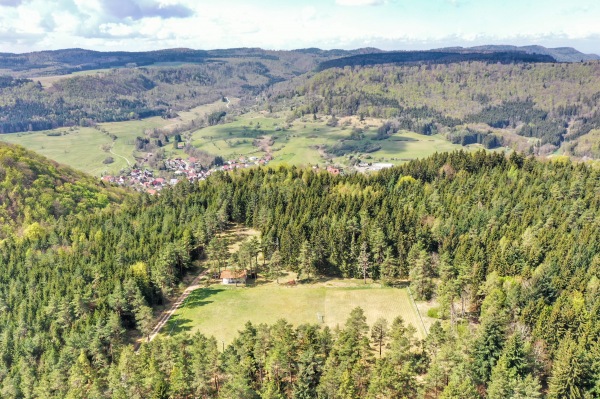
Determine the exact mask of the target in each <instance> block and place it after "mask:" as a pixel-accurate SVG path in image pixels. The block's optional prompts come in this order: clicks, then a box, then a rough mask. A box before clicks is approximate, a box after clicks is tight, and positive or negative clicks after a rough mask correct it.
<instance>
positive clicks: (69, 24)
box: [0, 0, 600, 53]
mask: <svg viewBox="0 0 600 399" xmlns="http://www.w3.org/2000/svg"><path fill="white" fill-rule="evenodd" d="M480 44H515V45H526V44H541V45H544V46H549V47H558V46H572V47H575V48H577V49H579V50H581V51H584V52H595V53H600V1H598V0H572V1H569V2H565V1H557V0H544V1H541V0H319V1H317V0H304V1H300V0H296V1H292V0H278V1H272V0H257V1H253V0H219V1H209V0H0V52H27V51H33V50H44V49H58V48H69V47H82V48H89V49H96V50H154V49H160V48H171V47H189V48H195V49H214V48H229V47H262V48H267V49H294V48H304V47H319V48H324V49H331V48H344V49H352V48H359V47H378V48H381V49H385V50H407V49H429V48H436V47H445V46H473V45H480Z"/></svg>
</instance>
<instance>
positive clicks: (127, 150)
mask: <svg viewBox="0 0 600 399" xmlns="http://www.w3.org/2000/svg"><path fill="white" fill-rule="evenodd" d="M232 102H233V100H232ZM222 107H223V103H222V102H221V101H218V102H216V103H213V104H207V105H202V106H200V107H196V108H193V109H191V110H189V111H185V112H180V113H179V117H178V118H176V119H169V120H166V119H163V118H161V117H152V118H147V119H142V120H131V121H125V122H111V123H100V124H98V126H99V127H100V128H102V129H104V130H106V131H108V132H109V133H110V134H114V135H115V136H117V139H116V140H115V141H114V143H113V140H112V139H111V138H110V137H109V136H108V135H106V134H103V133H102V132H101V131H99V130H98V129H95V128H88V127H73V128H67V127H63V128H59V129H53V130H44V131H37V132H22V133H10V134H0V141H6V142H9V143H13V144H20V145H22V146H24V147H26V148H27V149H29V150H32V151H35V152H37V153H39V154H41V155H44V156H46V157H48V158H50V159H52V160H54V161H56V162H59V163H61V164H65V165H69V166H71V167H73V168H75V169H79V170H81V171H83V172H86V173H89V174H92V175H95V176H100V175H102V174H115V173H118V172H119V171H120V170H121V169H123V168H126V167H127V166H128V165H129V164H128V163H127V161H126V160H125V159H127V160H129V163H131V164H133V163H134V162H135V158H134V154H135V138H136V137H137V136H144V131H145V130H146V129H152V128H159V127H162V128H169V127H172V126H176V125H177V124H179V123H185V122H188V121H191V120H192V119H195V118H198V117H202V116H203V115H205V114H207V113H209V112H213V111H214V110H216V109H218V108H222ZM57 133H61V135H57ZM48 134H51V135H50V136H49V135H48ZM55 134H56V135H55ZM111 146H112V152H113V153H110V152H109V151H107V150H105V149H107V148H110V147H111ZM165 148H166V149H167V150H168V151H169V153H172V152H174V150H172V147H171V146H167V147H165ZM178 152H180V153H181V154H183V151H181V150H179V151H178ZM109 156H110V157H112V158H113V159H114V163H111V164H108V165H106V164H104V163H103V161H104V160H105V159H106V158H107V157H109Z"/></svg>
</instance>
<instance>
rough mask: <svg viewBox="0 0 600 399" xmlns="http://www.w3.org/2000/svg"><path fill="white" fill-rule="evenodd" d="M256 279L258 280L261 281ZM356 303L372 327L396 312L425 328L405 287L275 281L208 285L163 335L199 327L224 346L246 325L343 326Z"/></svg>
mask: <svg viewBox="0 0 600 399" xmlns="http://www.w3.org/2000/svg"><path fill="white" fill-rule="evenodd" d="M259 281H260V280H259ZM357 306H360V307H361V308H362V309H363V310H364V311H365V315H366V317H367V323H368V324H369V325H372V324H373V323H374V322H375V321H376V320H377V319H378V318H380V317H383V318H386V319H387V320H388V322H389V323H391V322H392V320H393V319H394V318H395V317H396V316H402V318H403V319H404V321H405V322H406V323H408V324H411V325H413V326H414V327H415V328H416V329H417V336H418V337H419V338H424V336H425V335H424V334H425V332H424V331H423V327H422V324H421V321H420V320H419V316H418V314H417V311H416V309H415V307H414V306H413V304H412V302H411V300H410V298H409V295H408V292H407V290H406V289H401V288H388V287H381V286H380V285H379V284H367V285H363V283H362V281H359V280H342V279H331V280H325V281H322V282H318V283H312V284H299V285H296V286H286V285H283V284H282V285H279V284H277V283H274V282H269V283H265V284H259V285H257V286H253V287H242V286H241V285H240V286H239V287H235V286H222V285H212V286H209V287H207V288H200V289H197V290H195V291H194V292H192V294H191V295H190V296H189V297H188V298H187V299H186V301H185V302H184V303H183V305H182V307H181V308H179V309H178V310H177V312H176V313H175V314H174V315H173V317H172V318H171V319H170V320H169V322H168V323H167V324H166V325H165V327H164V328H163V330H162V332H161V334H162V335H175V334H179V333H181V332H191V333H194V332H196V331H200V332H202V333H203V334H205V335H208V336H211V335H212V336H214V337H215V338H216V339H217V340H219V341H223V342H225V344H228V343H230V342H231V341H232V339H233V338H234V337H235V336H236V335H237V331H238V330H241V329H242V328H243V327H244V324H245V323H246V322H248V321H251V322H252V323H253V324H260V323H266V324H273V323H275V322H276V321H277V320H279V319H286V320H287V321H289V322H290V323H292V324H294V325H299V324H303V323H310V324H322V325H324V326H329V327H330V328H335V327H336V326H340V327H342V326H343V325H344V323H345V321H346V319H347V317H348V315H349V314H350V311H351V310H352V309H354V308H355V307H357Z"/></svg>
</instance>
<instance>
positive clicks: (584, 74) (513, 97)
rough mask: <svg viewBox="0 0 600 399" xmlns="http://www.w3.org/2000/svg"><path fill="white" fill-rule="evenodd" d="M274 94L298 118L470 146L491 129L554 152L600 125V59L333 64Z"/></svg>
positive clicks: (501, 134)
mask: <svg viewBox="0 0 600 399" xmlns="http://www.w3.org/2000/svg"><path fill="white" fill-rule="evenodd" d="M269 94H270V96H271V98H273V101H274V102H278V101H279V102H283V103H285V106H286V107H287V108H288V109H289V107H290V105H289V104H290V102H292V104H294V105H293V107H295V108H294V109H295V112H296V115H297V116H301V115H304V114H313V113H316V112H318V113H324V114H334V115H336V116H345V115H359V116H361V117H379V118H387V119H391V120H392V122H393V125H394V126H396V127H398V128H401V129H407V130H412V131H415V132H420V133H424V134H432V133H435V132H443V133H446V134H447V137H448V138H449V139H451V140H456V142H463V141H465V142H467V143H468V142H469V141H471V142H472V140H480V138H479V137H475V136H478V135H479V136H481V135H487V134H490V133H494V134H495V135H496V136H497V137H498V138H499V139H500V138H503V137H508V136H510V137H519V136H521V137H524V138H525V139H526V141H529V144H528V147H529V146H533V147H535V148H533V149H532V151H533V152H535V153H549V152H552V151H554V150H556V149H557V148H558V147H559V146H561V145H562V144H563V143H564V142H566V141H568V142H574V141H576V140H577V139H578V138H579V137H581V136H584V135H586V134H588V133H589V132H590V131H592V130H593V129H598V128H600V112H599V111H598V106H599V105H600V62H597V61H590V62H586V63H562V64H555V63H550V64H547V63H536V64H507V65H504V64H489V63H483V62H465V63H454V64H449V65H415V66H396V65H379V66H371V67H354V68H344V69H341V68H332V69H328V70H325V71H323V72H320V73H318V74H316V75H314V76H312V77H311V78H310V79H307V80H300V79H297V80H295V81H294V82H293V83H290V82H285V83H281V84H279V85H277V86H276V87H275V88H273V90H271V91H269ZM280 99H282V100H280ZM463 139H464V140H463ZM544 146H545V147H544ZM528 147H525V148H522V150H528ZM542 147H543V149H541V148H542ZM540 149H541V150H540ZM574 151H576V149H575V150H574ZM576 154H577V155H579V156H583V155H587V156H594V157H597V156H600V154H599V153H593V152H590V151H587V152H586V153H576Z"/></svg>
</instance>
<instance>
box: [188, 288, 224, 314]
mask: <svg viewBox="0 0 600 399" xmlns="http://www.w3.org/2000/svg"><path fill="white" fill-rule="evenodd" d="M221 291H223V288H217V287H208V288H198V289H197V290H194V291H192V293H191V294H190V296H188V297H187V298H186V300H185V301H184V302H183V304H182V305H181V307H182V308H184V309H193V308H198V307H200V306H204V305H208V304H209V303H212V302H213V301H207V300H206V299H207V298H209V297H211V296H213V295H216V294H218V293H219V292H221Z"/></svg>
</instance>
